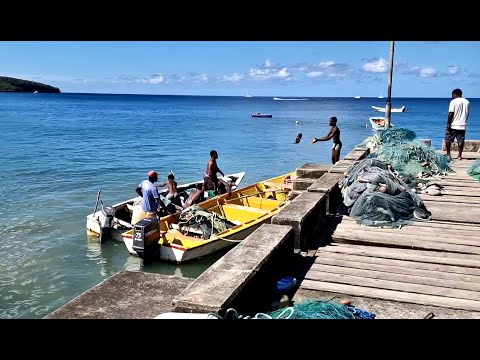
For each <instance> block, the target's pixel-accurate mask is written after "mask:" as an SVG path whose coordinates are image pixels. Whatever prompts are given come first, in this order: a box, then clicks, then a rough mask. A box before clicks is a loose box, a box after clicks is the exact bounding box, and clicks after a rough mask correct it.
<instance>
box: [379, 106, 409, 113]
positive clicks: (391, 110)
mask: <svg viewBox="0 0 480 360" xmlns="http://www.w3.org/2000/svg"><path fill="white" fill-rule="evenodd" d="M372 109H373V110H375V111H379V112H385V111H386V108H384V107H380V106H374V105H372ZM405 110H407V108H406V107H405V106H402V107H400V108H391V109H390V112H397V113H399V112H405Z"/></svg>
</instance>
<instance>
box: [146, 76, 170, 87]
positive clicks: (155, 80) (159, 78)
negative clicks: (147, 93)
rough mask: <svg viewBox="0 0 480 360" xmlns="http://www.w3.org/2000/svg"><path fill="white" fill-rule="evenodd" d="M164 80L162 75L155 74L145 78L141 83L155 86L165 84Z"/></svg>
mask: <svg viewBox="0 0 480 360" xmlns="http://www.w3.org/2000/svg"><path fill="white" fill-rule="evenodd" d="M165 80H166V79H165V76H163V75H162V74H156V75H152V76H150V77H147V78H145V79H144V81H143V82H145V83H148V84H153V85H157V84H161V83H163V82H165Z"/></svg>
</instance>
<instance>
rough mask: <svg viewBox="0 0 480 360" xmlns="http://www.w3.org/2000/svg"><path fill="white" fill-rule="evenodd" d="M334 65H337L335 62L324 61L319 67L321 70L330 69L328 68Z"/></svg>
mask: <svg viewBox="0 0 480 360" xmlns="http://www.w3.org/2000/svg"><path fill="white" fill-rule="evenodd" d="M332 65H335V61H331V60H330V61H324V62H321V63H319V64H318V67H319V68H328V67H330V66H332Z"/></svg>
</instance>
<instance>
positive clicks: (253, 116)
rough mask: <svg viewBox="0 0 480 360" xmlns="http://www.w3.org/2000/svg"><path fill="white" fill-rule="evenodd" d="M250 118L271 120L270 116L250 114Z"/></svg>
mask: <svg viewBox="0 0 480 360" xmlns="http://www.w3.org/2000/svg"><path fill="white" fill-rule="evenodd" d="M250 116H251V117H252V118H271V117H273V115H272V114H250Z"/></svg>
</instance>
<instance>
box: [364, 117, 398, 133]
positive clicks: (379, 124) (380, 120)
mask: <svg viewBox="0 0 480 360" xmlns="http://www.w3.org/2000/svg"><path fill="white" fill-rule="evenodd" d="M368 120H370V124H371V125H372V129H373V130H377V131H378V130H385V116H371V117H369V118H368ZM390 127H393V124H392V123H391V122H390Z"/></svg>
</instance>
